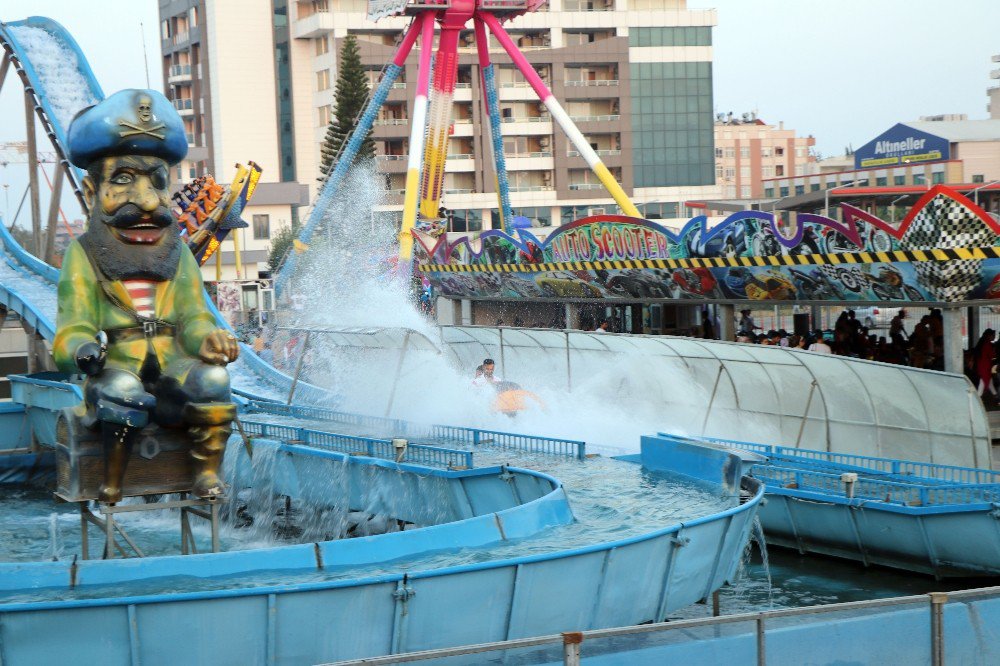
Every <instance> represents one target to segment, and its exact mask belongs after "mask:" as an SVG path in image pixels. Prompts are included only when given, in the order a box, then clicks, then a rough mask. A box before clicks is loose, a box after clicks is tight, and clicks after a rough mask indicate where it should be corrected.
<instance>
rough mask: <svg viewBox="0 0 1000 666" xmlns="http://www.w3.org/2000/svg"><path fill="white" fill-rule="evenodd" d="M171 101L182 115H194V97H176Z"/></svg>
mask: <svg viewBox="0 0 1000 666" xmlns="http://www.w3.org/2000/svg"><path fill="white" fill-rule="evenodd" d="M170 101H171V103H173V105H174V108H175V109H177V113H179V114H180V115H181V116H192V115H194V101H193V100H192V99H190V98H188V99H174V100H170Z"/></svg>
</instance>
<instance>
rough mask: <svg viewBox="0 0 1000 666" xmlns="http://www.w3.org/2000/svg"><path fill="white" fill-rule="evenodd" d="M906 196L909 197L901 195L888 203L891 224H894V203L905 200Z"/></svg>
mask: <svg viewBox="0 0 1000 666" xmlns="http://www.w3.org/2000/svg"><path fill="white" fill-rule="evenodd" d="M908 196H910V195H909V194H901V195H899V196H898V197H896V198H895V199H893V200H892V201H890V202H889V210H890V211H891V212H890V215H891V218H890V219H891V220H892V223H893V224H896V202H897V201H901V200H903V199H905V198H906V197H908Z"/></svg>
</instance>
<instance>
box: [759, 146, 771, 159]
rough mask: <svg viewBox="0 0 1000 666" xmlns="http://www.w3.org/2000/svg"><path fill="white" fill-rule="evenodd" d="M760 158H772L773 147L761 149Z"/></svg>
mask: <svg viewBox="0 0 1000 666" xmlns="http://www.w3.org/2000/svg"><path fill="white" fill-rule="evenodd" d="M760 156H761V157H770V156H771V146H764V147H763V148H761V149H760Z"/></svg>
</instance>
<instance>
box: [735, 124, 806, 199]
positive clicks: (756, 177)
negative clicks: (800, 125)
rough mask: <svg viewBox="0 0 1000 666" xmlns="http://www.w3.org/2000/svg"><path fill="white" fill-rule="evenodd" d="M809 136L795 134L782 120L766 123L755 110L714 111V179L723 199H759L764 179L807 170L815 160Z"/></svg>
mask: <svg viewBox="0 0 1000 666" xmlns="http://www.w3.org/2000/svg"><path fill="white" fill-rule="evenodd" d="M815 145H816V139H814V138H813V137H812V136H807V137H798V136H795V130H790V129H785V124H784V123H783V122H780V123H778V124H777V125H768V124H767V123H765V122H764V121H763V120H761V119H760V118H758V117H757V114H756V112H748V113H743V114H741V115H740V116H739V117H734V116H733V114H732V113H727V114H718V115H717V116H716V121H715V182H716V184H717V185H719V186H720V187H721V189H722V198H723V199H737V198H738V199H759V198H761V197H763V196H764V179H766V178H775V177H778V178H780V177H782V176H797V175H802V174H805V173H809V172H810V167H811V165H813V164H815V163H816V157H815V155H814V154H813V150H812V148H813V146H815Z"/></svg>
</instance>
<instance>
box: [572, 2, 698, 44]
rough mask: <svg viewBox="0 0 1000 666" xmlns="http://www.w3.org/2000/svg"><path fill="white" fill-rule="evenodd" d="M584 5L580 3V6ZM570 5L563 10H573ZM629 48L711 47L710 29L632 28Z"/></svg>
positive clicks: (691, 27)
mask: <svg viewBox="0 0 1000 666" xmlns="http://www.w3.org/2000/svg"><path fill="white" fill-rule="evenodd" d="M585 4H586V3H583V2H582V3H580V6H583V5H585ZM573 8H574V7H573V6H572V5H571V3H567V4H566V5H564V7H563V9H564V10H569V11H572V10H573ZM628 35H629V37H628V41H629V46H711V45H712V29H711V28H710V27H701V26H697V27H696V26H683V27H670V28H632V29H630V30H629V31H628Z"/></svg>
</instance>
